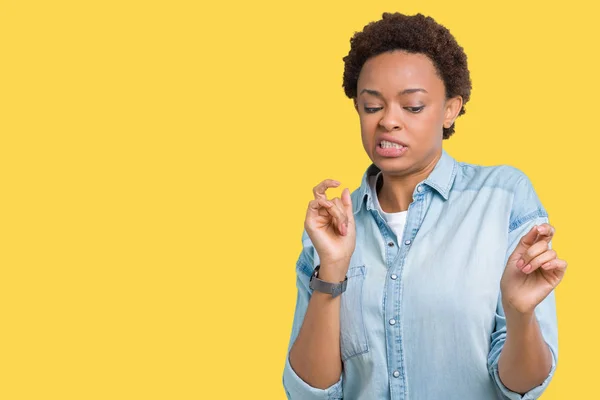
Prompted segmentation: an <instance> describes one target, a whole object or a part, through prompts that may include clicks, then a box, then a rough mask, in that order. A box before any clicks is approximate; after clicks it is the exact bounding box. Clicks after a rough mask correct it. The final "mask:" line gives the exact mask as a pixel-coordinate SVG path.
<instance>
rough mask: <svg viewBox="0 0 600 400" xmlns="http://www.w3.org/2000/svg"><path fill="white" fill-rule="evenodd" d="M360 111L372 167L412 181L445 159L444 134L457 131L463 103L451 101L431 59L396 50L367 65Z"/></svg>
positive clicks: (362, 74) (359, 95)
mask: <svg viewBox="0 0 600 400" xmlns="http://www.w3.org/2000/svg"><path fill="white" fill-rule="evenodd" d="M354 105H355V108H356V110H357V112H358V115H359V118H360V126H361V136H362V142H363V147H364V149H365V151H366V152H367V154H368V156H369V158H370V159H371V161H372V162H373V163H374V164H375V165H377V167H379V169H381V170H382V171H384V173H387V174H391V175H407V174H411V173H412V172H417V171H421V170H423V169H424V168H427V166H428V165H430V164H431V163H432V161H433V160H435V159H436V157H438V156H439V155H440V154H441V150H442V140H443V129H442V128H443V127H450V125H452V123H453V122H454V119H455V118H456V117H457V115H458V112H459V111H460V109H461V106H462V99H461V97H460V96H457V97H454V98H450V99H446V89H445V85H444V81H443V80H442V78H441V77H440V76H439V75H438V73H437V70H436V68H435V66H434V64H433V62H432V61H431V59H430V58H429V57H427V56H426V55H424V54H420V53H416V54H415V53H407V52H405V51H400V50H395V51H391V52H386V53H382V54H379V55H377V56H374V57H372V58H370V59H368V60H367V61H366V62H365V64H364V65H363V67H362V69H361V72H360V75H359V78H358V83H357V97H356V99H354Z"/></svg>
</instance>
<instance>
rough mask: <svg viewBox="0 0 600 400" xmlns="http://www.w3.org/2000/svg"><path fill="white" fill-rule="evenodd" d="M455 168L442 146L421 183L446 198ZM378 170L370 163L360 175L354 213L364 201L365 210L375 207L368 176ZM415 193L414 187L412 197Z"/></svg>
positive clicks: (456, 168)
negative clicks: (436, 158) (431, 167)
mask: <svg viewBox="0 0 600 400" xmlns="http://www.w3.org/2000/svg"><path fill="white" fill-rule="evenodd" d="M457 170H458V162H457V161H456V160H455V159H454V158H453V157H452V156H451V155H450V154H448V153H447V152H446V150H444V149H443V148H442V156H441V157H440V159H439V160H438V162H437V164H436V165H435V167H434V168H433V171H431V173H430V174H429V176H428V177H427V178H426V179H425V180H424V181H423V182H422V183H423V184H425V185H428V186H430V187H431V188H432V189H434V190H435V191H437V192H438V193H439V194H440V195H441V196H442V197H443V198H444V200H448V197H449V196H450V189H451V188H452V184H453V183H454V178H455V177H456V172H457ZM380 171H381V170H380V169H379V168H378V167H377V166H376V165H375V164H371V165H370V166H369V167H368V168H367V170H366V172H365V173H364V175H363V177H362V181H361V184H360V187H359V188H358V199H357V201H356V202H354V203H353V204H354V205H353V212H354V214H356V213H358V212H359V211H360V210H361V208H362V206H363V204H365V203H366V204H367V210H370V209H374V208H375V207H374V205H373V197H372V195H373V193H372V191H371V188H370V187H369V177H371V176H373V175H377V174H378V173H379V172H380ZM417 186H418V185H417ZM417 193H418V192H417V188H416V187H415V192H413V198H414V197H415V196H416V194H417ZM365 198H366V201H365Z"/></svg>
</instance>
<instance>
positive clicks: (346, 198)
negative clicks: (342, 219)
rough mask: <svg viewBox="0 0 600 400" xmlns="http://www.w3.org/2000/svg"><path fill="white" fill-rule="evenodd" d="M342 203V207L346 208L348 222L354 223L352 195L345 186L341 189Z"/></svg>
mask: <svg viewBox="0 0 600 400" xmlns="http://www.w3.org/2000/svg"><path fill="white" fill-rule="evenodd" d="M342 203H343V205H344V209H345V210H346V215H347V216H348V222H350V223H354V210H353V208H352V197H351V196H350V190H349V189H348V188H345V189H344V190H343V191H342Z"/></svg>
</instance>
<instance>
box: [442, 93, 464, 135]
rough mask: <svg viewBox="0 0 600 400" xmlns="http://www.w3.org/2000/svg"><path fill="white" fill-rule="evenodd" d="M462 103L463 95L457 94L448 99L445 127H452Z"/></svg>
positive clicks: (445, 111)
mask: <svg viewBox="0 0 600 400" xmlns="http://www.w3.org/2000/svg"><path fill="white" fill-rule="evenodd" d="M462 104H463V99H462V96H456V97H452V98H450V99H448V100H446V105H445V109H444V128H450V127H451V126H452V124H453V123H454V120H455V119H456V118H457V117H458V113H459V112H460V109H461V108H462Z"/></svg>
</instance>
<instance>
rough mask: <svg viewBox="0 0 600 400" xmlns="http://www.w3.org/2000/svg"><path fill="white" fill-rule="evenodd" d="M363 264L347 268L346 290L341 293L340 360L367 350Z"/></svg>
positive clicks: (364, 271) (364, 270) (364, 269)
mask: <svg viewBox="0 0 600 400" xmlns="http://www.w3.org/2000/svg"><path fill="white" fill-rule="evenodd" d="M365 273H366V268H365V266H364V265H359V266H356V267H351V268H349V269H348V273H347V274H346V275H347V276H348V283H347V286H346V291H345V292H344V293H342V295H341V298H342V299H341V307H340V348H341V355H342V361H346V360H347V359H349V358H350V357H354V356H356V355H359V354H362V353H366V352H368V351H369V344H368V342H367V331H366V327H365V322H364V316H363V286H364V283H365Z"/></svg>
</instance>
